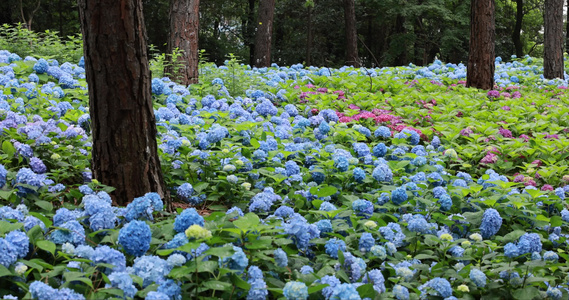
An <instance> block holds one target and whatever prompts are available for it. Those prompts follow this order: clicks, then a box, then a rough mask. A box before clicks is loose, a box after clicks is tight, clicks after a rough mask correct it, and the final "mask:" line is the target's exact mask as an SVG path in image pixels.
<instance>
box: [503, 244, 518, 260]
mask: <svg viewBox="0 0 569 300" xmlns="http://www.w3.org/2000/svg"><path fill="white" fill-rule="evenodd" d="M504 255H506V256H507V257H509V258H514V257H516V256H518V255H520V251H519V249H518V246H516V244H514V243H507V244H506V246H504Z"/></svg>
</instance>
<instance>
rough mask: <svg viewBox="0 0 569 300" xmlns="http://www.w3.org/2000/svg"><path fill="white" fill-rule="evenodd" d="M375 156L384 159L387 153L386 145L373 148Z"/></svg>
mask: <svg viewBox="0 0 569 300" xmlns="http://www.w3.org/2000/svg"><path fill="white" fill-rule="evenodd" d="M372 151H373V156H375V157H384V156H385V154H386V153H387V147H386V146H385V144H384V143H379V144H377V145H375V147H373V150H372Z"/></svg>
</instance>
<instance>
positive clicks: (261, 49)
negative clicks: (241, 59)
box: [254, 0, 275, 67]
mask: <svg viewBox="0 0 569 300" xmlns="http://www.w3.org/2000/svg"><path fill="white" fill-rule="evenodd" d="M274 13H275V0H261V2H260V3H259V18H258V20H259V22H258V24H257V34H256V35H255V61H254V65H255V67H270V66H271V44H272V43H271V39H272V36H273V16H274Z"/></svg>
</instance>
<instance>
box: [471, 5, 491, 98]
mask: <svg viewBox="0 0 569 300" xmlns="http://www.w3.org/2000/svg"><path fill="white" fill-rule="evenodd" d="M494 8H495V3H494V0H472V2H471V5H470V9H471V11H470V49H469V51H468V65H467V74H466V75H467V76H466V86H468V87H475V88H479V89H484V90H490V89H492V88H493V87H494V68H495V66H494V60H495V57H494V56H495V54H494V36H495V32H494V29H495V24H494Z"/></svg>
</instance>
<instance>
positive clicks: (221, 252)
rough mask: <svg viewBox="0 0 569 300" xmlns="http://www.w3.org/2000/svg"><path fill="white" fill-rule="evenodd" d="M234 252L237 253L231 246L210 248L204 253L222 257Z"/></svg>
mask: <svg viewBox="0 0 569 300" xmlns="http://www.w3.org/2000/svg"><path fill="white" fill-rule="evenodd" d="M233 253H235V250H233V247H231V246H226V247H214V248H209V249H208V250H207V251H205V252H204V254H207V255H215V256H217V257H222V258H223V257H229V256H231V255H233Z"/></svg>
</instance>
